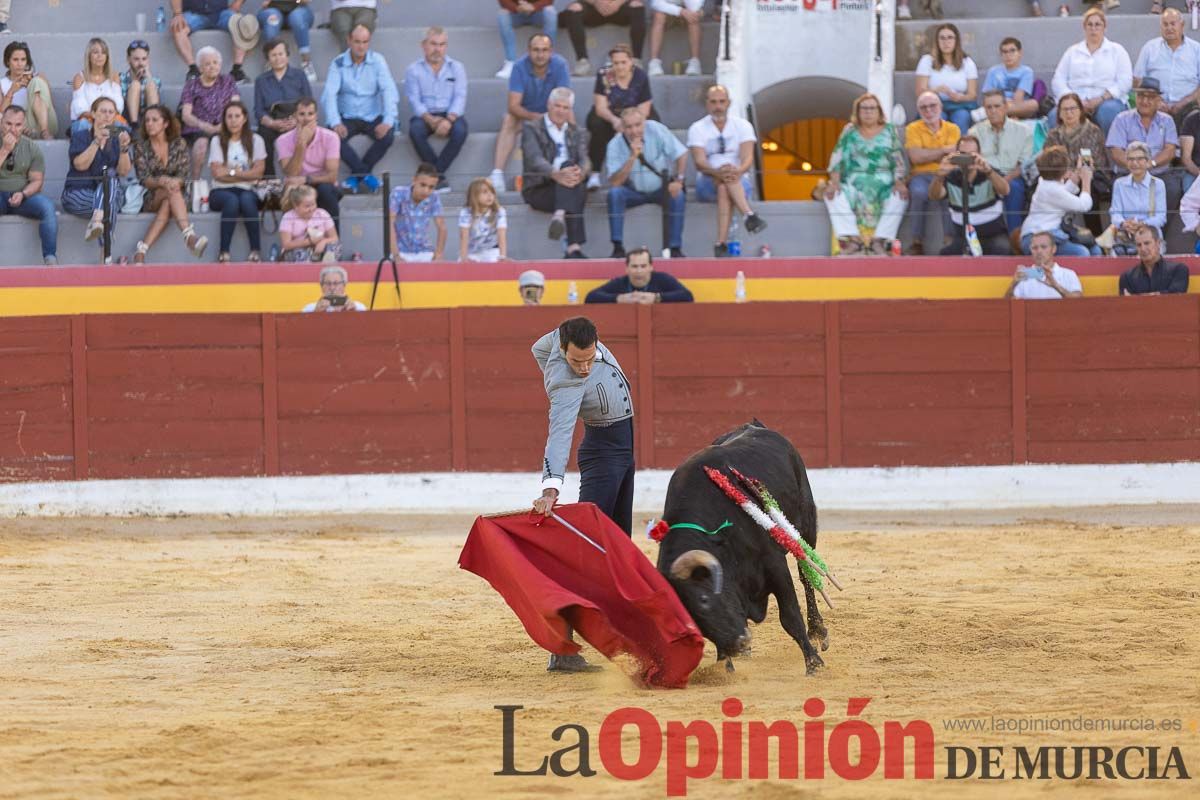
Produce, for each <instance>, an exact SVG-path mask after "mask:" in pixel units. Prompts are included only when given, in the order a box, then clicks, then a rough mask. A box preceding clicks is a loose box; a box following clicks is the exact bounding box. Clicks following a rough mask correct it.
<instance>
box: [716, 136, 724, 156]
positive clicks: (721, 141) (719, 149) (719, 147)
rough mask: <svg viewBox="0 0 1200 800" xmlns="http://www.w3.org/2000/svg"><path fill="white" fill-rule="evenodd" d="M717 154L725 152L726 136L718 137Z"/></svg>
mask: <svg viewBox="0 0 1200 800" xmlns="http://www.w3.org/2000/svg"><path fill="white" fill-rule="evenodd" d="M717 152H718V153H724V152H725V136H724V134H722V135H721V136H718V137H717Z"/></svg>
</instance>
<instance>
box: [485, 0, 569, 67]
mask: <svg viewBox="0 0 1200 800" xmlns="http://www.w3.org/2000/svg"><path fill="white" fill-rule="evenodd" d="M498 1H499V3H500V13H499V15H498V18H499V21H500V41H501V43H503V45H504V64H503V65H502V66H501V67H500V71H499V72H497V73H496V77H497V78H500V79H501V80H508V78H509V76H510V75H512V69H513V64H514V63H515V62H516V60H517V35H516V33H515V32H514V31H513V28H519V27H522V26H525V25H532V26H534V27H538V26H540V27H541V29H542V33H544V34H546V35H547V36H548V37H550V46H551V47H553V46H554V39H555V35H556V34H557V33H558V12H557V11H555V10H554V0H498Z"/></svg>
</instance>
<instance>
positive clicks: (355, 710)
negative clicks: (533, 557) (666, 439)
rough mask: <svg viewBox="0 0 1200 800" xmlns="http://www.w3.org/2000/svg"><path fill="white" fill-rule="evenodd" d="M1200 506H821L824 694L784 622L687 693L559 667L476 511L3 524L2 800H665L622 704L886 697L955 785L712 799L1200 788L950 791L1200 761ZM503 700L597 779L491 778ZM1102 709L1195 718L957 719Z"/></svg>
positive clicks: (776, 787)
mask: <svg viewBox="0 0 1200 800" xmlns="http://www.w3.org/2000/svg"><path fill="white" fill-rule="evenodd" d="M1194 512H1195V510H1194V509H1176V510H1173V511H1172V510H1169V509H1168V510H1165V511H1164V510H1160V511H1155V512H1147V511H1142V510H1137V509H1132V510H1130V509H1124V510H1122V509H1109V510H1098V511H1093V512H1074V513H1073V514H1072V515H1071V516H1069V517H1063V516H1062V515H1038V514H1036V513H1035V514H1032V515H1031V514H1024V515H1014V516H1013V517H1011V518H1006V517H998V516H996V515H988V514H978V515H964V514H957V515H952V516H946V515H941V516H937V517H930V516H929V515H913V514H909V515H902V516H898V515H889V516H886V517H884V516H877V517H874V518H868V517H862V516H860V517H857V518H850V517H842V518H838V517H835V516H830V515H826V517H825V518H824V519H823V533H822V538H821V550H822V551H823V553H824V554H825V556H826V558H827V559H828V560H829V561H830V563H831V564H832V565H834V566H835V568H836V570H837V572H838V573H839V575H840V577H841V578H842V580H843V582H844V583H845V584H846V589H847V591H846V592H844V593H843V594H841V595H839V596H838V597H836V598H835V599H836V600H837V601H840V602H839V607H838V609H836V610H834V611H829V612H827V613H826V619H827V621H828V623H829V627H830V629H831V632H832V647H831V648H830V650H829V651H828V652H827V653H826V654H825V659H826V663H827V665H828V667H827V669H826V670H824V671H823V672H822V673H821V674H819V675H817V676H815V677H805V675H804V670H803V665H802V661H801V659H800V657H799V650H798V648H797V647H796V646H795V645H794V644H793V643H792V642H791V641H790V640H789V639H787V638H786V636H785V634H784V633H783V632H782V631H781V630H780V628H779V627H778V624H777V621H776V617H775V613H774V609H772V613H771V616H770V617H769V618H768V620H767V622H766V623H764V624H763V625H761V626H759V627H758V628H757V629H756V630H755V642H754V655H753V657H752V658H750V659H748V660H740V661H739V662H738V667H737V671H736V672H735V673H734V674H732V675H727V674H726V673H725V672H724V669H723V667H716V666H714V665H713V663H712V662H711V661H710V660H706V661H705V663H704V666H703V667H702V668H701V669H700V670H699V671H698V672H697V673H696V674H695V675H694V676H693V685H692V687H691V688H689V689H687V690H685V691H649V690H643V689H639V688H637V687H635V686H634V685H633V684H631V683H630V682H629V681H628V680H627V679H626V678H625V677H623V675H622V673H621V672H620V671H619V669H618V668H617V667H616V666H614V665H611V664H608V665H607V668H606V669H605V671H604V672H602V673H599V674H595V675H580V676H563V675H549V674H547V673H546V672H545V671H544V666H545V657H544V654H543V653H542V652H541V651H540V650H538V649H537V648H535V647H534V646H532V645H531V644H530V643H529V642H528V640H527V639H526V637H525V635H524V633H523V631H522V630H521V628H520V627H519V625H518V623H517V621H516V618H515V617H514V616H513V615H512V614H511V612H509V610H508V609H507V607H506V606H504V604H503V603H502V602H501V600H500V599H499V597H498V596H497V595H496V594H495V593H494V592H493V591H492V590H491V588H490V587H489V586H487V585H486V584H485V583H484V582H483V581H482V580H480V579H479V578H477V577H475V576H474V575H471V574H468V573H465V572H463V571H461V570H459V569H458V568H457V565H456V558H457V555H458V551H459V548H460V547H461V545H462V543H463V541H464V539H465V536H466V533H467V530H468V527H469V524H470V519H469V518H465V517H435V516H425V517H420V516H406V517H368V518H331V517H323V518H293V519H282V520H253V519H228V518H211V519H205V518H187V519H136V520H86V519H85V520H68V521H57V520H6V521H5V522H4V523H3V529H2V531H3V532H2V533H0V687H2V689H0V798H17V797H21V798H24V797H82V798H91V797H110V796H111V797H139V798H140V797H151V798H153V797H180V798H184V797H186V798H196V797H220V798H237V797H254V798H277V797H278V798H297V797H337V798H360V797H402V798H441V797H449V798H455V797H462V798H493V797H500V798H510V797H512V798H516V797H531V798H543V797H553V796H564V797H567V796H577V797H588V798H591V797H598V798H622V800H626V799H627V798H642V797H646V798H657V797H663V796H665V786H666V783H665V778H664V774H665V773H664V769H663V768H661V767H660V769H659V771H658V772H656V773H655V774H654V775H652V776H651V777H650V778H649V779H647V780H645V781H643V782H640V783H628V782H623V781H619V780H616V779H615V778H612V777H610V776H608V775H606V774H605V773H604V772H603V770H602V768H601V764H600V759H599V758H598V756H597V753H596V750H597V738H598V732H599V729H600V724H601V722H602V720H603V718H604V717H605V715H607V714H608V713H609V712H611V711H612V710H614V709H616V708H619V707H621V706H627V705H638V706H643V707H645V708H647V709H649V710H651V711H652V712H653V713H654V714H655V715H656V716H657V717H658V718H659V719H660V720H661V721H663V722H664V723H665V721H666V720H668V719H681V720H692V719H705V720H709V721H710V722H713V723H714V724H719V723H720V722H721V721H722V720H723V719H724V717H723V715H722V714H721V711H720V703H721V701H722V700H723V699H724V698H726V697H729V696H736V697H739V698H740V699H741V700H742V701H743V702H744V703H745V712H744V713H743V715H742V719H743V720H765V721H773V720H777V719H789V720H791V721H793V722H795V723H797V724H798V725H799V724H802V723H803V721H804V720H805V719H806V717H804V715H803V714H802V712H801V709H800V706H801V704H802V703H803V701H804V700H805V699H806V698H808V697H820V698H822V699H824V700H825V701H826V702H827V703H828V706H829V711H828V714H827V720H828V724H829V725H830V726H832V725H834V724H836V723H837V722H839V721H841V720H842V719H843V718H844V716H845V713H844V712H845V702H846V698H848V697H852V696H862V697H870V698H873V699H872V701H871V704H870V706H869V707H868V708H867V710H866V712H865V713H864V714H863V718H864V719H866V720H868V721H869V722H871V723H873V724H882V722H883V721H885V720H902V721H907V720H910V719H925V720H928V721H929V722H930V723H931V724H932V725H933V726H934V731H935V736H936V737H937V769H936V775H937V776H938V779H937V780H933V781H924V782H921V783H920V784H916V783H913V782H911V781H908V782H903V783H902V782H896V781H883V780H881V779H880V778H879V777H876V778H873V779H871V780H869V781H868V782H867V783H865V784H864V783H849V782H846V781H843V780H840V779H838V778H836V777H832V776H831V777H829V778H827V779H826V780H823V781H808V782H805V781H803V780H800V781H787V780H782V781H781V780H777V779H774V777H773V778H772V779H770V780H766V781H750V780H742V781H723V780H719V779H710V780H707V781H697V782H692V783H691V784H690V793H689V796H691V797H702V798H704V797H721V798H740V797H749V798H755V799H756V800H762V799H763V798H767V799H768V800H769V799H770V798H785V797H816V796H817V795H818V793H819V794H820V796H822V797H835V798H839V797H847V798H850V797H866V796H870V797H917V796H921V797H925V796H945V797H962V796H968V797H971V796H995V795H1000V794H1004V795H1005V796H1023V795H1025V794H1030V795H1037V796H1043V795H1047V794H1048V795H1051V796H1068V795H1070V796H1076V795H1077V794H1085V795H1087V796H1093V795H1095V796H1099V795H1101V794H1105V795H1107V794H1109V793H1115V794H1117V795H1118V796H1121V797H1140V796H1184V795H1190V796H1195V794H1194V792H1195V787H1196V781H1195V780H1193V781H1158V782H1119V783H1116V784H1114V783H1113V782H1088V781H1044V782H1032V783H1031V782H1026V781H1022V782H1015V781H1011V780H1008V781H1003V782H1001V781H979V780H967V781H946V780H942V779H941V776H942V775H943V774H944V766H943V765H944V762H945V755H944V752H943V751H942V748H943V747H944V746H946V745H950V744H970V745H973V746H976V747H978V746H980V745H989V744H991V745H1006V746H1010V747H1011V746H1014V745H1027V746H1037V745H1039V744H1068V745H1076V744H1114V745H1118V746H1120V745H1129V744H1142V745H1160V746H1163V747H1170V746H1171V745H1179V746H1180V747H1181V748H1182V752H1183V754H1184V757H1185V759H1186V763H1187V766H1188V768H1189V770H1190V771H1191V773H1192V774H1193V775H1194V776H1195V775H1196V774H1197V773H1200V729H1198V728H1200V722H1198V720H1200V612H1198V608H1197V606H1198V602H1200V585H1198V577H1200V537H1198V535H1197V534H1198V533H1200V524H1195V523H1194V522H1193V521H1194V520H1196V519H1197V517H1196V516H1195V513H1194ZM1052 517H1054V518H1052ZM639 522H640V520H639ZM654 547H655V545H653V544H652V543H649V542H645V543H644V544H643V548H644V549H645V550H646V552H647V553H651V554H652V553H653V552H654ZM712 652H713V651H712V648H711V645H709V652H708V654H707V655H706V659H711V657H712ZM591 655H592V657H593V658H596V657H597V656H596V654H595V653H594V651H591ZM497 704H519V705H524V706H525V707H526V710H525V711H524V712H522V713H521V715H520V716H519V717H518V722H517V762H518V766H522V767H525V768H527V767H528V766H529V765H530V764H531V763H535V762H536V761H538V760H540V758H541V756H542V755H543V754H547V753H549V752H551V751H552V750H553V749H555V748H556V747H557V746H561V745H555V744H554V743H553V742H551V740H550V738H549V734H550V732H551V731H552V730H553V729H554V728H555V727H557V726H559V725H561V724H564V723H579V724H581V725H583V726H585V727H586V728H588V729H589V731H590V732H591V734H592V743H591V756H592V758H591V765H592V767H593V768H596V769H598V770H600V774H599V775H598V776H596V777H592V778H587V779H583V778H579V777H575V778H556V777H553V776H548V777H532V778H523V777H496V776H494V775H493V772H495V771H496V770H498V769H500V768H501V721H500V714H499V712H497V711H495V710H494V709H493V706H494V705H497ZM1078 715H1082V716H1084V717H1098V718H1135V719H1144V718H1150V719H1155V720H1158V719H1162V718H1178V719H1181V720H1182V725H1183V727H1182V730H1180V731H1176V732H1170V733H1160V732H1152V733H1146V732H1139V733H1129V732H1125V733H1112V732H1107V733H1083V732H1080V733H1067V734H1054V733H1043V734H1029V733H1026V734H1022V735H1018V734H1013V733H996V732H984V733H972V734H965V733H961V732H958V733H955V732H950V731H947V730H946V729H945V728H944V726H943V720H947V719H957V718H977V719H986V718H990V717H993V716H1000V717H1020V718H1032V717H1041V716H1054V717H1075V716H1078ZM879 774H880V775H881V774H882V768H881V769H880V771H879ZM1197 780H1200V778H1197Z"/></svg>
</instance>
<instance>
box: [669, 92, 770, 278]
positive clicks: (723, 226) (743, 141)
mask: <svg viewBox="0 0 1200 800" xmlns="http://www.w3.org/2000/svg"><path fill="white" fill-rule="evenodd" d="M704 104H705V107H706V108H707V109H708V115H707V116H705V117H702V118H701V119H699V120H697V121H696V122H693V123H692V125H691V127H690V128H688V137H687V145H688V149H689V150H690V151H691V153H692V160H693V161H694V162H695V163H696V172H698V173H699V175H698V176H697V177H696V199H697V200H699V201H700V202H701V203H712V202H714V201H715V202H716V204H717V244H716V247H714V248H713V255H715V256H716V257H717V258H724V257H726V256H728V255H729V247H728V245H727V244H726V239H727V238H728V235H729V223H730V222H731V221H732V219H733V211H734V209H737V210H738V211H740V212H742V216H743V217H744V218H745V223H746V230H747V231H749V232H750V233H758V232H759V231H761V230H763V229H765V228H766V227H767V223H766V221H765V220H763V219H762V218H760V217H759V216H758V215H757V214H755V213H754V209H752V208H751V207H750V201H749V200H748V199H747V196H748V195H749V194H750V192H751V190H752V189H751V184H750V174H749V173H750V168H751V167H753V166H754V146H755V143H756V142H757V141H758V137H757V136H756V135H755V133H754V126H753V125H751V124H750V123H749V122H747V121H746V120H744V119H741V118H740V117H731V116H729V90H727V89H726V88H725V87H724V86H721V85H720V84H717V85H715V86H710V87H709V88H708V92H706V93H705V96H704Z"/></svg>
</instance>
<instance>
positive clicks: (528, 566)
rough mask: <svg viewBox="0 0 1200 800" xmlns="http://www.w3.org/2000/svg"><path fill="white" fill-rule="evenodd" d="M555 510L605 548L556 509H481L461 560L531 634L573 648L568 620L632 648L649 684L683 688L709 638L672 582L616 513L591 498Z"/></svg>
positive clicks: (609, 646)
mask: <svg viewBox="0 0 1200 800" xmlns="http://www.w3.org/2000/svg"><path fill="white" fill-rule="evenodd" d="M555 512H556V513H557V514H558V515H559V516H561V517H562V518H563V519H564V520H566V521H567V522H569V523H571V524H572V525H574V526H575V527H576V528H578V529H579V530H580V531H582V532H583V533H585V534H587V535H588V536H589V537H590V538H591V539H592V540H593V541H594V542H596V544H598V545H600V546H601V547H603V548H604V549H605V550H606V551H607V553H601V552H600V551H599V550H597V549H596V548H595V547H593V546H592V545H591V544H589V543H588V542H586V541H584V540H583V539H582V538H580V537H579V536H578V535H577V534H575V533H573V532H572V531H570V530H568V529H567V528H565V527H563V526H562V525H561V524H560V523H559V522H557V521H555V520H554V519H553V518H543V517H541V516H539V515H535V514H533V513H532V512H528V513H516V514H512V515H508V516H502V517H478V518H477V519H476V520H475V524H474V525H473V526H472V527H471V533H470V535H469V536H467V543H466V544H465V545H463V549H462V553H461V554H460V555H459V557H458V564H459V566H460V567H462V568H463V569H465V570H468V571H469V572H473V573H475V574H476V575H478V576H479V577H481V578H483V579H484V580H486V581H487V582H488V583H490V584H491V585H492V588H494V589H495V590H496V591H497V592H499V593H500V596H501V597H503V598H504V601H505V602H506V603H508V605H509V607H510V608H512V610H513V611H515V612H516V614H517V616H518V617H519V618H520V620H521V624H522V625H524V626H525V631H526V632H527V633H528V634H529V637H530V638H531V639H533V641H535V642H537V643H538V644H539V645H541V646H542V647H544V648H546V649H547V650H549V651H550V652H552V653H557V654H559V655H572V654H575V653H578V652H579V645H578V644H576V643H574V642H572V641H571V640H570V639H568V638H567V625H568V624H570V625H571V626H572V627H573V628H574V629H575V630H576V631H577V632H578V633H579V635H580V636H582V637H583V638H584V639H585V640H587V642H588V643H589V644H590V645H592V647H595V648H596V649H597V650H599V651H600V652H601V653H603V654H604V655H605V656H607V657H608V658H610V659H611V658H613V657H614V656H616V655H618V654H620V653H629V654H630V655H632V656H633V657H634V658H635V659H637V661H638V663H639V665H640V673H639V676H638V677H639V678H640V679H641V681H642V682H643V683H645V684H646V685H648V686H660V687H668V688H683V687H685V686H687V681H688V676H689V675H691V673H692V670H693V669H695V668H696V665H698V664H699V663H700V659H701V658H702V657H703V656H704V638H703V637H702V636H701V635H700V631H699V629H697V628H696V624H695V623H694V622H692V618H691V616H690V615H689V614H688V612H687V609H685V608H684V607H683V604H682V603H680V602H679V597H678V595H676V594H675V590H674V589H672V588H671V586H670V584H668V583H667V580H666V578H664V577H663V576H662V575H660V574H659V572H658V570H656V569H655V568H654V565H653V564H651V563H650V561H649V560H648V559H647V558H646V557H645V556H644V555H642V552H641V551H640V550H638V548H637V546H636V545H634V544H633V542H631V541H630V540H629V537H628V536H626V535H625V532H624V531H622V530H621V529H620V528H618V527H617V525H616V523H614V522H613V521H612V520H610V519H609V518H608V517H606V516H605V515H604V514H602V513H601V512H600V510H599V509H598V508H596V506H594V505H593V504H591V503H576V504H574V505H566V506H558V507H556V508H555Z"/></svg>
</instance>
